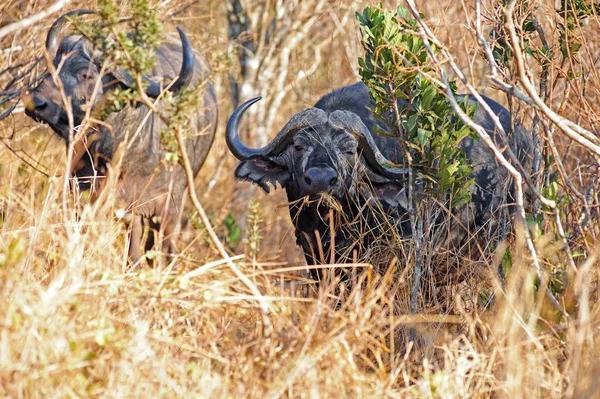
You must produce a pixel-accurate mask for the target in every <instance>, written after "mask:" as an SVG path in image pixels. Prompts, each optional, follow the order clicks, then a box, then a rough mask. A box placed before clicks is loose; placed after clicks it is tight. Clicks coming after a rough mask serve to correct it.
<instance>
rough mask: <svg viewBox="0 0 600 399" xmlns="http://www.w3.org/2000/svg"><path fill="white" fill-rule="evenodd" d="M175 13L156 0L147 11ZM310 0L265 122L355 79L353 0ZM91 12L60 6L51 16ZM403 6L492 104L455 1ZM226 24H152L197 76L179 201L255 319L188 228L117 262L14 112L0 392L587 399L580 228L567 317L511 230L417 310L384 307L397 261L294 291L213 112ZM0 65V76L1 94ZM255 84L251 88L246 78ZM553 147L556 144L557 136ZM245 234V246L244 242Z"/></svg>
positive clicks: (59, 164)
mask: <svg viewBox="0 0 600 399" xmlns="http://www.w3.org/2000/svg"><path fill="white" fill-rule="evenodd" d="M49 3H51V2H48V4H49ZM191 3H193V2H191ZM48 4H47V3H46V1H45V0H38V1H34V2H22V3H21V2H16V1H7V2H5V3H3V4H2V5H0V23H1V24H5V23H7V22H11V21H14V20H18V19H20V18H23V17H27V16H30V15H33V14H35V13H36V12H38V11H39V10H42V9H43V8H45V7H46V6H47V5H48ZM186 4H188V2H186V1H176V2H170V3H169V2H166V4H163V5H162V8H161V13H163V14H164V15H169V13H171V12H173V11H177V10H180V9H181V8H182V7H184V6H185V5H186ZM328 4H329V5H330V8H327V9H326V11H324V12H323V13H322V14H321V15H319V17H318V20H317V25H316V27H313V28H312V30H310V32H308V35H307V38H306V43H308V44H306V45H305V46H303V47H299V48H296V49H294V50H293V51H292V53H291V54H292V62H291V63H290V64H289V68H290V73H289V76H288V77H287V78H286V79H287V80H286V82H290V84H289V87H288V89H289V92H288V95H287V97H286V99H285V101H283V102H282V103H281V104H280V105H279V107H280V108H279V111H278V112H277V113H276V117H275V119H274V120H272V121H270V123H272V124H273V126H275V127H277V126H281V125H282V124H283V123H284V122H285V121H286V120H287V118H288V117H289V116H290V115H292V114H293V113H294V112H297V111H298V110H300V109H302V108H304V107H306V106H308V105H310V104H312V103H314V102H315V100H316V99H317V98H318V97H319V96H320V95H322V94H323V93H325V92H326V91H327V90H329V89H331V88H333V87H338V86H341V85H343V84H346V83H350V82H353V81H354V80H355V79H356V77H355V75H353V68H355V67H356V65H355V58H354V59H352V56H356V55H358V51H359V48H358V45H357V43H358V40H355V39H356V36H355V33H356V28H357V27H356V23H355V22H353V19H352V18H349V19H348V20H347V21H349V22H346V23H345V24H344V23H341V22H340V21H343V19H344V17H346V16H348V15H350V16H351V15H352V13H353V12H354V11H356V10H359V9H360V8H362V4H361V3H359V2H351V1H347V2H343V1H338V2H329V3H328ZM92 6H93V4H89V3H88V2H86V3H83V2H78V1H76V2H73V3H71V4H70V5H69V9H75V8H90V7H92ZM419 6H420V9H421V10H422V11H423V12H425V13H426V15H427V17H428V21H429V22H430V23H431V25H432V26H434V27H435V29H436V34H438V35H439V38H440V39H441V40H443V41H445V42H446V43H449V45H450V47H451V48H452V50H453V51H454V52H455V54H457V55H458V60H459V63H460V66H461V67H462V68H463V69H464V70H465V71H469V73H470V78H471V79H473V84H474V85H475V86H476V87H479V88H480V89H482V90H484V89H485V90H486V91H485V93H486V94H487V95H490V96H493V97H494V98H498V99H502V98H503V97H502V96H501V95H499V94H497V92H496V93H495V94H494V92H493V91H491V90H490V89H489V88H485V87H483V86H482V83H481V82H482V81H483V76H484V73H483V71H484V68H483V62H482V61H478V60H477V58H476V57H475V48H476V43H475V42H474V40H473V37H472V36H471V34H470V33H469V32H468V30H466V29H465V28H464V26H463V24H464V23H465V18H464V13H463V7H462V6H461V5H460V4H457V3H455V2H453V1H451V0H448V1H440V2H432V1H429V2H422V4H420V5H419ZM466 8H467V9H468V10H469V11H468V12H472V8H471V6H470V5H466ZM290 12H293V11H290ZM226 17H227V15H226V8H225V6H224V5H223V4H221V2H218V1H211V2H210V4H208V5H206V4H200V3H198V4H192V5H191V6H190V8H188V9H186V10H185V11H184V12H182V13H180V14H177V16H176V17H175V18H174V20H173V21H171V22H174V23H176V24H177V25H181V26H183V27H184V28H185V29H186V32H188V33H189V34H190V36H191V38H192V41H193V42H192V43H193V44H194V45H196V46H198V48H201V49H203V51H204V52H205V53H206V54H207V55H208V58H209V59H210V60H211V62H212V63H213V66H214V69H215V74H214V80H215V83H216V86H217V89H218V97H219V105H220V125H221V127H220V129H219V131H218V133H217V135H218V138H217V141H216V142H215V145H214V147H213V150H212V153H211V157H210V159H209V160H208V161H207V163H206V164H205V166H204V167H203V170H202V171H201V174H200V176H199V177H198V179H197V180H196V187H197V190H198V193H199V197H200V200H201V201H202V203H203V205H204V206H205V207H206V209H207V210H208V211H209V213H210V214H211V215H212V219H213V223H214V225H215V227H216V229H217V232H218V233H219V235H220V236H221V238H222V239H223V240H224V241H225V242H226V243H228V245H229V249H230V250H231V253H232V254H241V255H239V256H237V257H235V258H234V260H235V262H236V264H237V265H239V267H240V269H241V270H242V271H243V272H244V273H245V275H246V276H247V277H248V278H249V279H250V280H251V281H252V282H253V283H254V284H255V285H256V286H257V287H258V288H259V289H260V291H261V293H262V294H263V295H264V297H265V298H266V299H267V300H268V308H269V313H268V318H269V320H270V322H271V324H272V326H273V329H272V330H271V331H266V330H265V328H264V327H265V326H264V325H263V323H262V322H261V314H260V310H259V307H258V304H257V302H256V300H255V297H254V296H253V295H252V293H251V292H250V291H249V289H248V288H247V286H246V285H244V284H242V283H241V282H240V281H239V279H238V278H237V277H236V276H235V275H234V274H233V273H232V272H231V271H230V268H229V267H228V266H227V264H226V262H225V261H223V260H222V259H221V257H220V256H219V255H218V253H217V251H216V250H215V248H214V247H213V246H212V245H211V244H210V243H209V241H208V240H207V239H206V235H205V234H204V232H203V231H201V230H200V231H198V230H193V229H191V228H190V229H189V230H188V231H187V232H186V234H185V235H186V237H185V238H184V239H182V244H184V245H185V246H186V247H185V248H186V249H185V251H183V252H182V253H181V255H180V256H179V257H177V258H176V259H175V260H173V261H171V260H170V259H167V258H161V261H160V262H157V266H156V267H155V268H150V267H148V266H146V265H143V266H141V267H138V268H135V269H131V268H129V267H128V263H127V252H126V245H125V227H124V226H123V225H122V224H121V223H120V222H118V221H116V220H114V218H113V216H112V215H113V214H114V210H113V209H111V208H110V207H109V206H102V205H96V206H92V205H82V206H81V207H80V208H79V209H77V210H75V207H74V206H73V205H72V203H73V202H75V201H74V200H73V198H69V206H67V207H66V209H67V210H66V211H65V210H64V209H63V198H62V188H63V184H64V178H63V177H62V173H63V171H64V169H65V166H64V165H65V151H64V145H63V143H62V142H60V140H59V139H58V138H56V137H55V136H53V134H52V133H51V131H50V130H49V129H48V128H46V127H42V126H40V125H38V124H36V123H35V122H33V121H31V120H29V119H28V118H26V117H25V116H24V115H23V113H22V110H20V109H19V107H17V111H16V112H15V114H14V116H11V117H9V118H7V119H5V120H3V121H2V122H0V136H1V137H2V144H0V300H1V301H2V303H3V306H1V307H0V396H2V397H11V398H12V397H14V398H18V397H27V398H35V397H61V398H62V397H84V398H86V397H184V398H188V397H257V398H271V397H384V396H388V397H436V398H437V397H441V398H454V397H512V398H517V397H519V398H521V397H523V398H536V397H544V398H555V397H556V398H558V397H564V396H568V397H575V398H588V397H600V396H599V390H600V383H599V382H598V378H597V376H598V375H600V360H599V359H600V330H599V328H600V303H599V302H598V300H597V297H598V291H597V289H598V285H597V284H598V271H599V269H598V265H599V263H598V248H599V247H598V241H597V239H596V238H593V237H591V236H589V237H579V238H577V237H575V238H576V239H578V240H587V241H586V242H583V241H578V242H575V243H573V245H574V247H577V248H584V247H585V246H586V245H587V248H589V252H588V254H589V256H588V258H587V260H586V261H583V260H582V261H579V259H578V260H577V261H578V263H577V266H578V269H577V272H576V273H575V274H572V275H570V276H569V279H570V282H571V284H570V286H569V287H568V289H567V290H566V291H565V292H564V294H563V295H561V296H560V297H559V299H560V300H561V302H562V304H563V306H564V307H565V308H566V309H567V310H568V311H569V313H570V314H571V317H570V319H568V320H565V319H564V318H561V317H560V315H559V314H557V312H556V310H555V309H554V308H553V307H552V306H551V305H550V304H549V302H548V300H547V298H545V296H544V291H543V290H539V292H538V291H537V290H536V288H535V287H536V282H535V280H536V277H535V272H534V270H532V268H531V266H530V264H531V260H530V259H529V253H528V252H527V251H526V250H525V249H524V248H525V246H524V244H523V239H522V238H521V237H516V238H515V239H514V240H513V241H511V243H510V247H511V248H512V251H513V252H512V256H513V265H514V266H513V269H512V270H511V273H510V274H509V277H508V279H507V281H506V282H501V281H499V279H498V278H497V277H496V273H495V272H494V270H495V268H496V267H497V266H498V264H499V263H500V255H496V257H495V258H494V259H492V260H491V261H490V267H489V268H484V269H481V270H480V271H479V273H478V274H475V275H473V276H471V278H468V279H467V280H466V281H465V282H463V283H462V284H455V285H453V286H451V287H448V288H447V292H445V293H444V295H440V297H443V298H444V300H445V302H444V303H441V304H440V303H438V305H436V306H433V305H432V306H429V307H427V308H424V309H422V311H421V312H420V313H418V314H410V313H409V312H408V308H407V307H406V306H400V305H399V304H398V303H399V302H402V301H399V302H398V301H395V300H394V298H402V297H406V296H405V295H403V294H402V293H401V291H402V290H403V289H406V287H408V286H410V280H411V265H410V264H405V265H404V264H403V265H397V264H395V263H393V262H392V264H391V265H389V267H387V266H388V265H387V264H384V265H379V267H377V268H371V267H369V266H368V265H364V264H355V265H343V266H338V267H347V268H352V269H353V270H356V273H352V274H353V275H354V276H355V278H357V279H359V281H358V282H357V283H356V284H354V287H355V288H353V289H349V288H348V287H347V286H345V285H343V284H340V283H339V282H337V281H335V279H332V281H330V282H329V283H324V284H322V285H321V286H320V287H319V288H315V287H314V285H311V284H310V283H307V280H306V279H305V278H303V276H304V275H305V274H306V273H305V267H304V266H302V265H303V259H302V255H301V252H300V250H299V249H298V248H297V247H296V245H295V243H294V241H295V240H294V237H293V227H292V226H291V223H290V221H289V216H288V215H287V209H286V207H285V206H282V207H281V206H280V207H278V205H280V204H283V203H285V199H284V198H285V196H284V194H283V193H282V192H281V191H277V192H276V194H274V195H273V194H272V195H270V196H266V195H264V194H262V193H260V192H258V191H255V190H249V189H248V187H247V185H246V184H241V183H233V182H232V171H233V167H234V166H235V162H234V160H233V157H231V155H230V154H228V153H227V151H226V147H225V144H224V140H223V128H222V127H223V126H224V123H225V122H226V119H227V116H228V114H229V113H230V112H231V110H232V106H231V101H230V86H229V76H230V75H229V74H231V75H233V76H234V78H239V77H238V76H237V75H236V73H237V72H236V70H237V69H236V68H235V65H236V64H235V62H236V61H235V57H234V56H232V55H231V54H230V53H228V47H227V46H228V44H229V41H228V39H227V26H226ZM52 21H53V18H52V17H50V18H47V19H45V20H43V21H42V22H41V23H38V24H36V25H34V26H32V27H30V28H28V29H26V30H23V31H19V32H17V33H16V34H15V35H14V36H8V37H6V38H4V39H3V40H2V41H0V44H1V45H0V50H4V49H6V48H10V47H11V45H12V46H14V45H19V46H20V47H21V49H20V50H18V51H15V52H14V53H10V52H2V54H0V66H1V68H0V69H4V68H5V67H8V66H11V65H16V64H19V63H21V62H29V61H31V60H32V59H34V57H36V56H38V55H40V54H41V51H42V50H41V49H42V47H43V41H44V39H45V34H46V32H47V29H48V27H49V26H50V24H51V23H52ZM172 27H173V24H170V25H168V29H169V30H171V29H172ZM336 32H337V33H336ZM323 37H329V38H330V39H329V40H331V41H330V43H329V44H328V45H327V46H325V47H324V48H323V49H322V53H320V56H321V57H322V58H321V60H320V62H321V63H320V64H319V65H318V68H317V69H316V70H315V71H314V73H312V74H311V75H310V76H307V77H302V78H298V76H302V74H301V73H300V72H301V71H302V70H303V69H308V68H309V67H310V65H312V62H314V60H315V57H314V55H315V54H316V53H315V52H314V51H316V50H315V47H314V41H311V40H310V39H311V38H313V39H319V40H322V38H323ZM596 46H597V44H596ZM590 48H591V49H594V48H596V47H594V44H593V43H592V44H590ZM471 60H473V61H471ZM40 70H41V69H40ZM7 76H8V75H7V74H4V75H3V76H1V77H0V78H1V79H2V81H1V82H2V84H3V85H4V84H5V83H6V82H7V81H8V77H7ZM256 82H258V83H257V85H258V87H257V88H256V90H259V89H260V88H261V87H262V86H260V85H261V83H260V82H261V80H260V79H258V80H257V81H256ZM594 90H595V87H590V89H589V92H591V93H595V91H594ZM254 94H261V93H254ZM577 104H580V103H577ZM579 106H581V107H584V108H585V104H584V105H581V104H580V105H576V104H575V103H574V105H573V106H572V107H571V108H569V109H567V111H566V113H565V114H566V115H567V116H572V115H573V114H575V113H577V112H578V111H577V110H581V108H578V107H579ZM586 109H587V108H586ZM588 120H591V119H588ZM257 123H258V122H253V124H250V125H251V126H253V127H257V126H258V125H257ZM582 123H584V124H585V121H583V122H582ZM266 133H267V134H268V136H269V137H270V136H272V135H273V134H274V132H266ZM559 147H560V150H561V151H565V148H566V147H567V145H566V144H563V143H562V142H561V143H560V146H559ZM574 152H576V151H574ZM571 157H574V155H571ZM569 159H573V158H569ZM571 162H572V161H571ZM582 162H583V161H582ZM588 164H591V162H590V163H588ZM576 169H577V168H573V169H572V171H573V173H576ZM574 177H576V176H575V175H574ZM251 198H254V199H257V200H258V201H259V205H260V208H261V209H262V217H260V218H258V219H257V218H255V220H254V221H252V220H251V221H247V220H246V217H247V215H248V214H250V215H254V216H256V212H254V213H253V212H250V213H249V212H248V200H249V199H251ZM573 212H574V211H573ZM227 215H231V216H232V217H233V220H235V222H236V224H237V225H239V226H240V228H241V229H242V231H243V232H244V234H246V237H247V238H248V239H249V240H250V242H252V243H254V244H257V245H259V246H260V251H259V252H258V254H257V256H256V257H252V256H250V255H243V254H244V253H246V254H249V253H251V252H252V251H251V250H249V248H250V246H249V244H248V243H246V244H244V242H242V241H240V242H231V241H230V240H231V233H230V232H229V230H228V229H227V227H226V226H225V224H224V222H223V221H224V220H225V219H226V218H227ZM253 227H258V230H257V229H254V230H253V231H254V233H255V235H254V236H253V237H254V238H252V236H249V235H248V234H249V233H246V232H248V231H251V229H252V228H253ZM257 231H258V232H259V234H260V236H262V238H261V239H257V238H256V232H257ZM538 244H539V245H538V250H539V251H540V252H541V257H543V258H544V259H545V261H546V263H548V264H549V265H550V266H552V265H553V264H559V263H561V262H562V260H563V259H564V256H565V255H564V253H562V251H561V250H560V247H558V246H557V245H556V244H555V242H554V240H553V239H552V238H548V236H542V237H541V239H539V240H538ZM594 248H595V249H594ZM333 267H334V266H332V268H333ZM546 283H547V282H545V281H542V282H541V285H542V286H545V284H546ZM540 292H541V293H540ZM338 295H342V296H343V300H339V298H338V297H337V296H338ZM392 309H395V310H394V311H392ZM410 337H415V338H416V340H415V341H413V342H411V341H410V340H409V338H410Z"/></svg>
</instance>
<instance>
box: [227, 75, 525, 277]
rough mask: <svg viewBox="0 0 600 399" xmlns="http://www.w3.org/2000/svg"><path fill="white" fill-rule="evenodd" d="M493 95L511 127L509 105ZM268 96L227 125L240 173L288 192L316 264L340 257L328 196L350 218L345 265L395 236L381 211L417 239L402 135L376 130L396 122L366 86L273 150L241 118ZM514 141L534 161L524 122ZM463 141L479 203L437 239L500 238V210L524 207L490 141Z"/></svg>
mask: <svg viewBox="0 0 600 399" xmlns="http://www.w3.org/2000/svg"><path fill="white" fill-rule="evenodd" d="M461 97H463V96H461ZM483 98H484V100H485V101H486V102H487V104H488V105H489V106H490V107H491V109H492V110H493V112H494V113H495V114H497V115H498V116H499V119H500V122H501V124H502V126H503V127H504V129H505V131H506V132H509V131H510V114H509V112H508V111H507V110H506V109H505V108H504V107H502V106H501V105H500V104H498V103H496V102H494V101H492V100H490V99H488V98H486V97H483ZM259 99H260V98H256V99H253V100H250V101H248V102H246V103H244V104H242V105H241V106H240V107H238V109H237V110H236V111H235V112H234V113H233V115H232V116H231V118H230V120H229V123H228V126H227V144H228V147H229V149H230V151H231V152H232V153H233V155H234V156H236V157H237V158H238V159H239V160H240V161H241V162H240V164H239V165H238V167H237V169H236V170H235V176H236V177H237V178H238V179H242V180H247V181H250V182H253V183H256V184H258V185H259V186H260V187H262V188H263V189H264V190H265V191H266V192H269V191H270V185H273V186H276V185H277V184H279V185H280V186H281V187H283V188H284V189H285V190H286V193H287V197H288V200H289V203H290V204H289V211H290V216H291V219H292V222H293V224H294V226H295V230H296V239H297V244H298V245H300V246H301V247H302V249H303V251H304V254H305V257H306V261H307V262H308V264H322V263H326V262H328V260H329V259H330V257H329V254H330V250H331V248H330V243H331V241H332V238H331V237H330V223H329V221H330V220H329V219H330V217H329V214H330V213H329V211H330V206H328V204H329V203H328V202H327V201H319V197H320V194H323V193H326V194H329V195H330V196H332V197H333V198H335V200H336V203H337V204H338V205H335V211H336V214H339V213H340V211H341V213H342V214H344V216H345V217H344V218H343V219H341V220H337V221H336V223H335V231H336V232H335V237H334V239H335V252H336V261H337V262H340V261H343V262H346V263H347V262H352V261H353V260H354V258H355V254H353V253H352V252H353V250H358V254H357V255H358V258H357V259H355V260H358V261H364V260H367V261H369V260H370V259H371V258H370V257H369V256H370V255H372V254H373V251H376V250H377V248H376V246H377V245H379V243H380V242H381V241H382V239H383V237H384V235H385V234H386V232H385V229H383V230H382V228H381V225H382V224H381V217H380V216H381V215H384V217H385V218H387V222H386V223H388V226H389V223H391V224H392V225H393V226H394V227H393V228H394V229H395V230H396V231H397V232H399V233H400V235H401V236H402V237H410V224H409V223H408V215H407V210H406V207H407V200H406V192H405V187H404V184H403V183H402V182H403V181H406V171H405V170H403V169H400V168H396V167H392V166H391V165H397V164H402V155H401V150H400V145H399V142H398V140H397V139H394V138H390V137H386V136H381V135H378V134H376V133H375V132H376V128H377V127H378V128H380V129H384V130H385V129H386V128H385V126H384V124H383V123H382V122H381V121H380V120H378V119H376V118H375V116H374V115H373V114H372V112H371V111H370V109H373V108H374V103H373V101H372V99H371V98H370V96H369V92H368V90H367V87H366V86H365V85H364V84H362V83H357V84H354V85H351V86H347V87H343V88H340V89H338V90H335V91H333V92H331V93H330V94H327V95H326V96H324V97H323V98H321V99H320V100H319V101H318V102H317V103H316V104H315V106H314V107H312V108H308V109H305V110H304V111H301V112H299V113H297V114H296V115H294V116H293V117H292V118H291V120H290V121H289V122H288V123H287V124H286V125H285V126H284V127H283V129H282V130H281V131H280V132H279V133H278V134H277V136H276V137H275V138H274V139H273V140H272V141H271V142H270V143H269V144H267V145H266V146H265V147H263V148H260V149H253V148H249V147H247V146H246V145H244V144H243V143H242V142H241V140H240V138H239V135H238V124H239V121H240V118H241V117H242V115H243V114H244V112H245V111H246V110H247V109H248V108H249V107H250V106H251V105H252V104H254V103H255V102H256V101H258V100H259ZM469 100H470V101H474V100H473V99H472V98H470V99H469ZM473 119H474V121H475V122H476V123H478V124H480V125H481V126H483V127H484V128H485V130H486V131H487V132H488V134H489V135H490V136H491V137H492V139H493V141H494V142H495V143H496V144H500V141H499V137H498V135H497V134H495V127H494V124H493V122H492V120H491V118H490V117H489V115H488V114H487V113H486V112H485V111H484V110H483V109H482V107H479V108H478V109H477V110H476V111H475V114H474V117H473ZM509 144H510V146H511V148H512V149H513V151H515V153H516V154H517V157H518V159H519V161H520V162H521V163H522V165H524V167H525V168H527V165H529V164H530V152H531V135H530V133H529V132H528V131H527V130H525V129H524V128H523V127H522V126H520V125H518V124H517V125H516V126H515V131H514V132H512V134H511V136H510V138H509ZM461 145H462V148H463V150H464V152H465V155H466V157H467V159H469V160H470V161H471V163H472V167H473V170H472V174H471V177H472V178H473V179H474V181H475V184H474V185H473V186H471V189H470V192H471V196H472V199H471V201H470V202H469V203H467V204H465V205H462V206H459V207H457V209H453V210H452V213H453V216H451V217H445V220H446V221H447V223H449V224H448V225H443V226H441V225H440V226H439V229H444V230H443V231H442V230H440V231H438V233H441V234H440V235H441V236H443V237H442V238H441V240H440V241H439V242H438V243H437V245H438V246H439V248H444V249H449V250H452V249H457V248H459V247H461V246H462V245H464V244H465V242H466V241H467V240H470V239H471V238H472V235H473V232H478V231H485V232H486V233H485V234H486V237H492V236H493V233H494V232H495V231H497V230H498V227H500V223H499V222H498V220H499V215H500V213H501V212H502V211H503V210H507V213H510V212H511V211H512V210H514V208H515V207H514V206H509V204H511V203H514V200H513V195H512V192H513V186H512V183H511V179H510V176H509V174H508V172H507V171H506V170H505V169H504V168H503V167H501V165H500V164H499V163H498V161H497V160H496V159H495V157H494V155H493V154H492V152H491V151H490V150H489V149H488V148H487V146H486V145H485V143H483V142H481V141H478V140H476V139H473V138H472V137H470V136H469V137H467V138H465V139H464V140H463V141H462V142H461ZM499 148H501V149H502V147H501V146H500V147H499ZM390 161H391V162H390ZM306 199H308V201H306ZM367 203H368V204H369V206H366V205H367ZM340 207H341V209H340ZM357 216H358V217H357ZM444 216H447V214H446V215H444ZM439 229H438V230H439ZM352 230H354V231H352ZM481 234H482V235H483V234H484V233H481ZM357 237H359V239H358V240H359V241H360V242H357V241H356V240H357ZM319 241H320V244H319ZM318 275H319V273H313V276H315V277H318Z"/></svg>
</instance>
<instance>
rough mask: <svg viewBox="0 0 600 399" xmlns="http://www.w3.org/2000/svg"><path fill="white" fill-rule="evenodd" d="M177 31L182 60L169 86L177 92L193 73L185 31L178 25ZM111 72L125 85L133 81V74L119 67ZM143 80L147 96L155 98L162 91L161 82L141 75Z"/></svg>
mask: <svg viewBox="0 0 600 399" xmlns="http://www.w3.org/2000/svg"><path fill="white" fill-rule="evenodd" d="M177 32H179V37H180V38H181V47H182V53H183V54H182V61H181V69H180V71H179V75H177V80H176V81H175V83H173V84H172V85H171V86H170V87H169V91H172V92H177V91H179V90H182V89H185V88H186V87H187V86H189V84H190V83H191V81H192V76H193V75H194V62H195V58H194V51H193V49H192V45H191V44H190V41H189V40H188V38H187V36H186V34H185V32H184V31H183V29H181V28H180V27H177ZM112 74H113V75H114V76H115V77H116V78H117V79H118V80H119V81H120V82H121V83H123V84H124V85H125V86H127V87H131V86H132V85H133V83H134V82H135V79H133V76H131V74H130V73H129V72H127V71H124V70H122V69H121V68H115V69H113V70H112ZM143 78H144V80H145V81H146V82H148V84H149V85H148V88H147V89H146V94H147V95H148V97H152V98H157V97H158V96H160V93H162V91H163V88H164V87H165V86H164V85H163V84H160V83H157V82H154V81H152V80H150V79H149V78H148V77H146V76H143Z"/></svg>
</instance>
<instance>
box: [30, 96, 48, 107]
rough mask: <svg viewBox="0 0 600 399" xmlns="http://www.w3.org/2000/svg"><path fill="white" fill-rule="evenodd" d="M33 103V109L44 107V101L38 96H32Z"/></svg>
mask: <svg viewBox="0 0 600 399" xmlns="http://www.w3.org/2000/svg"><path fill="white" fill-rule="evenodd" d="M33 105H35V109H38V110H41V109H44V108H46V105H47V104H46V101H44V100H43V99H41V98H39V97H33Z"/></svg>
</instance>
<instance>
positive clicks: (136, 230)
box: [129, 215, 144, 263]
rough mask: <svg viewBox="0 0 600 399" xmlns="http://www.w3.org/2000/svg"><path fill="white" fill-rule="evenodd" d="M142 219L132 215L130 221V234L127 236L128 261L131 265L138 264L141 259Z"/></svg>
mask: <svg viewBox="0 0 600 399" xmlns="http://www.w3.org/2000/svg"><path fill="white" fill-rule="evenodd" d="M143 232H144V230H143V226H142V217H141V216H140V215H134V216H133V220H132V221H131V234H130V235H129V259H131V262H132V263H138V262H139V260H140V258H141V253H140V242H141V241H142V234H143Z"/></svg>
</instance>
